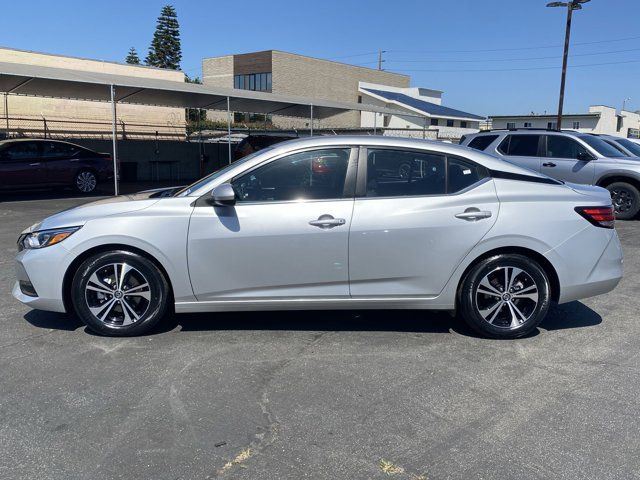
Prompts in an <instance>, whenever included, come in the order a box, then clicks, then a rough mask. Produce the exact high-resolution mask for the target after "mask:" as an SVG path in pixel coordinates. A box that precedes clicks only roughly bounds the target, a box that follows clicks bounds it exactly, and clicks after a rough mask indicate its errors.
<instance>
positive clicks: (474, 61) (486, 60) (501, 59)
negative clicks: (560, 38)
mask: <svg viewBox="0 0 640 480" xmlns="http://www.w3.org/2000/svg"><path fill="white" fill-rule="evenodd" d="M639 50H640V48H627V49H625V50H609V51H607V52H592V53H574V54H571V55H569V56H570V57H589V56H596V55H609V54H612V53H625V52H637V51H639ZM558 58H562V57H559V56H557V55H553V56H544V57H523V58H490V59H483V60H444V59H430V60H387V62H388V63H486V62H521V61H525V60H554V59H558ZM371 63H373V62H371Z"/></svg>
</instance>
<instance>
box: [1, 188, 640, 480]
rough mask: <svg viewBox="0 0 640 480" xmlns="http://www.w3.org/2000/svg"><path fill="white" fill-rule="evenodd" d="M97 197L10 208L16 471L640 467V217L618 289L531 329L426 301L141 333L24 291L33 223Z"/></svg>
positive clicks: (192, 474)
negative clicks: (111, 326)
mask: <svg viewBox="0 0 640 480" xmlns="http://www.w3.org/2000/svg"><path fill="white" fill-rule="evenodd" d="M85 201H86V199H79V198H56V197H55V196H52V197H46V196H45V197H43V198H39V199H36V200H31V201H21V200H16V199H15V198H10V199H9V201H4V202H2V203H0V225H1V227H0V274H1V276H0V282H1V284H0V288H1V291H0V478H6V479H34V478H37V479H98V478H121V479H132V478H145V479H147V478H148V479H171V480H174V479H206V478H218V477H219V478H238V479H261V480H262V479H301V478H313V479H338V478H349V479H376V478H378V479H381V478H389V477H392V478H394V479H410V480H418V479H430V480H433V479H465V480H467V479H509V478H527V479H538V478H539V479H550V478H567V479H569V478H571V479H573V478H580V479H621V478H625V479H629V478H640V456H639V455H638V453H639V452H640V435H639V434H638V432H639V431H640V415H638V405H639V402H638V398H640V341H639V339H640V322H639V314H638V312H639V311H640V297H639V296H638V294H637V288H638V285H639V283H640V221H636V222H618V232H619V235H620V237H621V239H622V243H623V246H624V251H625V278H624V280H623V281H622V283H621V284H620V286H619V287H618V288H617V289H616V290H615V291H613V292H612V293H610V294H608V295H605V296H601V297H596V298H592V299H588V300H585V301H583V302H573V303H570V304H567V305H562V306H557V307H555V308H554V309H553V310H552V314H551V315H550V317H549V318H547V320H546V321H545V322H544V323H543V324H542V328H540V329H539V331H538V332H536V333H535V334H534V335H532V336H530V337H528V338H524V339H520V340H515V341H495V340H485V339H481V338H477V337H476V336H474V335H473V334H472V333H470V331H469V330H468V329H467V328H466V327H465V326H464V325H463V324H462V323H461V322H460V321H459V320H457V319H451V318H450V317H449V316H448V315H446V314H439V313H438V314H434V313H425V312H418V311H416V312H414V311H399V312H385V311H365V312H289V313H278V312H272V313H233V314H215V315H214V314H203V315H186V316H177V317H175V318H174V319H172V320H171V322H169V323H168V325H167V327H166V328H164V329H163V330H161V331H159V332H157V333H155V334H153V335H149V336H145V337H139V338H124V339H123V338H105V337H99V336H96V335H93V334H91V333H89V332H88V331H86V330H85V328H84V327H83V326H82V325H81V324H80V323H79V322H78V321H77V320H75V319H73V318H72V317H69V316H65V315H60V314H53V313H47V312H38V311H32V310H29V309H28V308H27V307H24V306H22V305H21V304H19V303H18V302H17V301H15V300H14V299H13V298H12V297H11V294H10V291H11V287H12V284H13V281H14V278H13V256H14V254H15V252H16V246H15V240H16V237H17V235H18V233H19V232H20V231H21V230H22V229H23V228H25V227H27V226H29V225H31V224H32V223H34V222H35V221H37V220H40V219H41V218H43V217H45V216H47V215H49V214H51V213H54V212H56V211H58V210H62V209H65V208H69V207H71V206H73V205H76V204H80V203H83V202H85Z"/></svg>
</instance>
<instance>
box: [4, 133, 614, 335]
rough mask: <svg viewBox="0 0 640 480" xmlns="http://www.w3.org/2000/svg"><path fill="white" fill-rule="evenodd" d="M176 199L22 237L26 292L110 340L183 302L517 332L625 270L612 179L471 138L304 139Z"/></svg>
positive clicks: (90, 215)
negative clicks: (550, 170)
mask: <svg viewBox="0 0 640 480" xmlns="http://www.w3.org/2000/svg"><path fill="white" fill-rule="evenodd" d="M166 193H167V192H164V194H163V192H147V193H141V194H136V195H129V196H119V197H115V198H110V199H106V200H100V201H97V202H93V203H89V204H86V205H83V206H80V207H77V208H74V209H72V210H68V211H65V212H61V213H59V214H56V215H53V216H51V217H49V218H47V219H45V220H43V221H42V222H40V223H38V224H36V225H33V226H32V227H30V228H28V229H27V230H25V231H24V232H22V234H21V236H20V238H19V240H18V244H19V253H18V255H17V268H16V270H17V282H16V284H15V287H14V289H13V294H14V296H15V297H16V298H17V299H18V300H20V301H21V302H23V303H25V304H27V305H29V306H31V307H33V308H37V309H42V310H50V311H55V312H75V313H76V314H77V315H78V316H79V317H80V318H81V319H82V320H83V321H84V322H85V323H86V324H87V325H88V326H89V327H90V328H91V329H93V330H95V331H96V332H99V333H103V334H107V335H136V334H141V333H143V332H147V331H149V330H150V329H152V328H153V327H154V325H155V324H156V323H157V322H158V321H160V320H161V319H162V317H163V316H164V315H165V313H166V312H167V311H168V310H171V309H175V311H176V312H177V313H181V312H220V311H232V310H233V311H236V310H294V309H296V310H303V309H437V310H449V311H458V312H459V313H460V314H461V316H462V317H463V318H464V319H465V320H466V321H467V322H468V323H469V325H470V326H471V327H472V328H474V329H475V330H476V331H477V332H479V333H481V334H483V335H486V336H490V337H497V338H500V337H502V338H514V337H519V336H522V335H525V334H527V333H528V332H530V331H531V330H533V329H535V328H536V326H537V325H538V324H539V323H540V322H541V321H542V320H543V319H544V317H545V315H546V314H547V311H548V309H549V308H550V305H551V304H552V303H554V302H557V303H563V302H569V301H572V300H576V299H580V298H585V297H589V296H593V295H598V294H602V293H606V292H608V291H610V290H612V289H613V288H615V286H616V285H617V284H618V282H619V281H620V278H621V276H622V252H621V248H620V243H619V241H618V237H617V235H616V231H615V229H614V217H613V210H612V206H611V197H610V195H609V193H608V192H607V191H606V190H605V189H603V188H599V187H593V186H586V185H573V184H568V183H562V182H559V181H556V180H553V179H550V178H548V177H546V176H544V175H541V174H539V173H536V172H533V171H530V170H527V169H524V168H520V167H518V166H515V165H512V164H509V163H506V162H504V161H502V160H499V159H497V158H495V157H492V156H489V155H486V154H484V153H482V152H478V151H475V150H472V149H469V148H466V147H459V146H454V145H448V144H444V143H436V142H428V141H420V140H410V139H399V138H384V137H373V138H372V137H355V136H344V137H342V136H336V137H316V138H310V139H304V140H294V141H290V142H285V143H282V144H279V145H277V146H275V147H271V148H269V149H267V150H262V151H260V152H257V153H255V154H253V155H251V156H249V157H245V158H244V159H242V160H240V161H238V162H236V163H234V164H232V165H230V166H228V167H226V168H224V169H222V170H219V171H217V172H215V173H213V174H212V175H209V176H208V177H205V178H203V179H202V180H200V181H198V182H196V183H194V184H193V185H190V186H189V187H186V188H184V189H182V190H180V191H178V192H172V193H171V195H167V194H166Z"/></svg>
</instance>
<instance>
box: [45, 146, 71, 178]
mask: <svg viewBox="0 0 640 480" xmlns="http://www.w3.org/2000/svg"><path fill="white" fill-rule="evenodd" d="M42 159H43V161H44V166H45V169H46V172H47V177H48V178H49V181H50V182H51V183H56V184H60V185H69V184H71V182H72V181H73V177H74V176H75V174H76V170H77V163H78V161H79V160H80V149H79V148H78V147H76V146H75V145H71V144H70V143H64V142H42Z"/></svg>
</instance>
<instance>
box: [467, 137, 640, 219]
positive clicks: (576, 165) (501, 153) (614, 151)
mask: <svg viewBox="0 0 640 480" xmlns="http://www.w3.org/2000/svg"><path fill="white" fill-rule="evenodd" d="M460 143H461V144H462V145H465V146H468V147H471V148H474V149H477V150H481V151H484V152H487V153H490V154H492V155H496V156H498V157H500V158H503V159H504V160H507V161H508V162H511V163H513V164H516V165H519V166H521V167H525V168H529V169H531V170H534V171H536V172H540V173H543V174H545V175H549V176H550V177H553V178H555V179H558V180H562V181H566V182H574V183H582V184H586V185H597V186H600V187H604V188H606V189H607V190H609V192H610V193H611V198H612V199H613V206H614V208H615V212H616V217H617V218H619V219H622V220H628V219H631V218H634V217H635V216H636V215H637V214H638V211H640V159H639V158H637V157H635V156H629V155H628V154H626V153H623V152H622V151H621V150H620V149H619V148H617V147H614V146H612V145H610V144H609V143H608V142H607V141H605V140H604V139H602V138H600V137H598V136H595V135H591V134H587V133H578V132H569V131H562V132H559V131H554V130H535V129H524V130H491V131H486V132H480V133H476V134H472V135H467V136H465V137H464V138H463V139H462V141H461V142H460Z"/></svg>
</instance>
